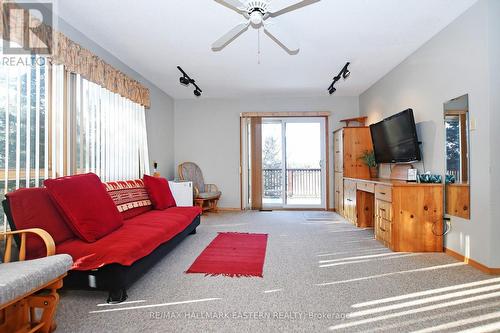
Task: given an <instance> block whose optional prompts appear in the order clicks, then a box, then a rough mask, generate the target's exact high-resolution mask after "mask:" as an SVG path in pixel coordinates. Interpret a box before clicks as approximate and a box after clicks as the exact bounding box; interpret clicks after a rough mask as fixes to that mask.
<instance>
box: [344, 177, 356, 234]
mask: <svg viewBox="0 0 500 333" xmlns="http://www.w3.org/2000/svg"><path fill="white" fill-rule="evenodd" d="M344 217H345V218H346V220H347V221H349V222H351V223H352V224H354V225H356V223H357V213H356V181H353V180H348V179H345V180H344Z"/></svg>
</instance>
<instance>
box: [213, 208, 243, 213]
mask: <svg viewBox="0 0 500 333" xmlns="http://www.w3.org/2000/svg"><path fill="white" fill-rule="evenodd" d="M217 210H218V211H219V212H239V211H241V208H231V207H218V208H217Z"/></svg>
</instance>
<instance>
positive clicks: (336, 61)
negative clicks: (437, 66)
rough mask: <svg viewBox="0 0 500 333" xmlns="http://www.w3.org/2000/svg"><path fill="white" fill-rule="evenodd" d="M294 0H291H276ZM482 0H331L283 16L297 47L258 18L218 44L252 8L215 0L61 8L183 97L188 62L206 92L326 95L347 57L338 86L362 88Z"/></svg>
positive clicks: (71, 3)
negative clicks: (279, 39) (262, 28)
mask: <svg viewBox="0 0 500 333" xmlns="http://www.w3.org/2000/svg"><path fill="white" fill-rule="evenodd" d="M272 1H279V2H286V1H287V0H272ZM475 2H476V0H404V1H403V0H321V1H319V2H317V3H313V4H311V5H309V6H306V7H303V8H300V9H298V10H296V11H292V12H288V13H286V14H283V15H282V16H279V17H276V18H275V19H274V21H275V22H276V23H278V24H279V25H280V26H281V28H282V29H283V30H286V31H288V32H289V33H290V34H292V35H293V36H294V37H295V38H296V39H297V40H298V41H299V42H300V45H301V50H300V52H299V53H298V54H297V55H289V54H288V53H286V52H285V51H284V50H283V49H282V48H280V47H279V46H278V45H277V44H275V43H274V42H273V41H272V40H271V39H270V38H269V37H268V36H267V35H265V34H263V33H262V34H261V63H260V65H259V64H258V63H257V59H258V57H257V50H258V48H257V30H255V29H254V28H252V27H250V28H249V29H248V31H246V32H245V33H244V34H243V35H241V36H240V37H238V38H237V39H236V40H235V41H233V42H232V43H231V44H229V46H227V47H226V48H225V49H224V50H222V51H220V52H213V51H212V50H211V48H210V46H211V44H212V42H214V41H215V40H216V39H217V38H219V37H220V36H221V35H223V34H224V33H226V32H227V31H228V30H230V29H231V28H232V27H233V26H235V25H236V24H238V23H240V22H241V21H242V20H243V16H241V15H240V14H238V13H236V12H235V11H232V10H231V9H229V8H227V7H225V6H222V5H221V4H219V3H217V2H216V1H214V0H142V1H137V0H105V1H103V0H86V1H81V0H61V1H59V2H58V6H57V7H58V11H59V15H60V16H61V17H62V18H63V19H65V20H66V21H67V22H68V23H70V24H71V25H72V26H74V27H75V28H77V29H78V30H80V31H81V32H82V33H83V34H85V35H86V36H88V37H89V38H91V39H92V40H94V41H95V42H96V43H98V44H99V45H101V46H102V47H103V48H105V49H106V50H108V51H109V52H111V53H112V54H114V55H115V56H116V57H118V58H119V59H120V60H121V61H123V62H124V63H125V64H127V65H128V66H130V67H131V68H133V69H134V70H136V71H137V72H139V73H140V74H141V75H143V76H144V77H145V78H147V79H148V80H150V81H151V82H153V83H155V84H156V85H157V86H158V87H159V88H161V89H162V90H164V91H165V92H166V93H168V94H169V95H170V96H172V97H174V98H194V96H193V93H192V89H189V88H186V87H184V86H182V85H180V84H179V76H180V75H179V72H178V71H177V68H176V66H177V65H180V66H182V67H183V68H184V69H185V70H186V71H187V73H188V74H189V75H191V76H192V77H193V78H194V79H195V80H196V81H197V83H199V85H200V87H201V88H202V89H203V91H204V95H203V96H204V97H205V98H207V97H211V98H233V97H235V98H238V97H243V96H250V97H259V96H322V95H325V96H326V95H328V92H327V91H326V89H327V87H328V86H329V84H330V83H331V79H332V78H333V76H334V75H336V74H337V73H338V72H339V71H340V69H341V68H342V67H343V65H344V64H345V63H346V61H350V62H351V63H352V64H351V67H350V69H351V72H352V75H351V76H350V77H349V78H348V79H347V80H346V81H343V80H341V81H339V82H338V84H337V88H338V90H337V92H336V95H338V96H358V95H359V94H361V93H362V92H363V91H365V90H366V89H367V88H369V87H370V86H371V85H372V84H373V83H375V82H376V81H377V80H379V79H380V78H381V77H383V76H384V75H385V74H386V73H387V72H389V71H390V70H391V69H392V68H394V67H395V66H396V65H398V64H399V63H400V62H401V61H403V60H404V59H405V58H406V57H407V56H409V55H410V54H411V53H412V52H414V51H415V50H416V49H418V48H419V47H420V46H421V45H422V44H424V43H425V42H426V41H428V40H429V39H430V38H431V37H432V36H434V35H435V34H436V33H438V32H439V31H440V30H441V29H443V28H444V27H445V26H446V25H448V24H449V23H450V22H451V21H453V20H454V19H455V18H457V17H458V16H459V15H460V14H461V13H463V12H464V11H465V10H467V9H468V8H469V7H470V6H471V5H472V4H474V3H475Z"/></svg>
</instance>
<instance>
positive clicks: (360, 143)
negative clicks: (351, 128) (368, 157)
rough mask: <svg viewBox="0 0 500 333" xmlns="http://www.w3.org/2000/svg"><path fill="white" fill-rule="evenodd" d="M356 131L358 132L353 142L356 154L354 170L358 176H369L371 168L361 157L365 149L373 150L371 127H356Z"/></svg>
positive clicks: (354, 153)
mask: <svg viewBox="0 0 500 333" xmlns="http://www.w3.org/2000/svg"><path fill="white" fill-rule="evenodd" d="M355 133H356V134H355V139H354V143H353V149H354V151H353V155H354V156H355V159H354V168H355V171H354V172H355V174H356V177H358V178H369V177H370V169H369V168H368V167H367V166H366V165H365V164H364V163H363V161H362V160H361V159H360V157H361V155H363V153H364V152H365V151H372V150H373V145H372V138H371V134H370V129H369V128H368V127H360V128H356V130H355Z"/></svg>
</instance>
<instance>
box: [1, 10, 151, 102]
mask: <svg viewBox="0 0 500 333" xmlns="http://www.w3.org/2000/svg"><path fill="white" fill-rule="evenodd" d="M4 3H6V2H5V1H3V0H0V9H1V11H2V15H0V18H1V20H2V24H0V33H1V34H2V36H3V38H9V39H10V40H11V41H14V42H18V43H19V44H21V43H22V41H23V34H24V32H25V31H24V28H23V24H22V22H24V21H23V20H24V17H23V15H12V14H11V15H9V16H10V17H9V20H7V19H6V18H7V13H6V12H4V6H3V5H4ZM8 4H9V6H16V7H19V9H22V4H15V3H8ZM30 20H31V24H30V27H36V28H31V29H32V30H33V31H34V33H35V34H36V35H37V37H38V38H39V39H40V40H41V41H42V42H43V43H44V44H45V45H52V50H51V52H50V55H49V58H51V61H52V63H54V64H62V65H64V66H65V68H66V69H67V70H68V71H70V72H73V73H77V74H80V75H81V76H83V77H84V78H86V79H87V80H89V81H92V82H94V83H96V84H98V85H100V86H102V87H104V88H106V89H108V90H110V91H112V92H114V93H117V94H119V95H121V96H123V97H125V98H128V99H130V100H131V101H133V102H135V103H138V104H141V105H143V106H144V107H146V108H149V107H150V105H151V102H150V95H149V89H148V88H146V87H145V86H144V85H142V84H141V83H140V82H138V81H137V80H134V79H132V78H131V77H129V76H128V75H126V74H124V73H123V72H121V71H119V70H118V69H116V68H114V67H113V66H111V65H110V64H108V63H106V62H105V61H104V60H103V59H101V58H100V57H98V56H97V55H95V54H94V53H92V51H90V50H88V49H86V48H84V47H82V46H81V45H80V44H78V43H76V42H74V41H72V40H71V39H70V38H68V37H67V36H65V35H64V34H63V33H61V32H59V31H56V30H55V29H52V27H50V26H49V25H47V24H44V23H40V22H39V21H38V20H37V19H36V18H31V17H30ZM7 21H8V22H10V33H9V34H8V36H6V34H4V33H3V32H4V30H6V29H7V24H8V22H7Z"/></svg>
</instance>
